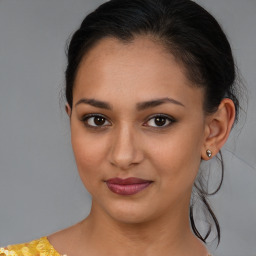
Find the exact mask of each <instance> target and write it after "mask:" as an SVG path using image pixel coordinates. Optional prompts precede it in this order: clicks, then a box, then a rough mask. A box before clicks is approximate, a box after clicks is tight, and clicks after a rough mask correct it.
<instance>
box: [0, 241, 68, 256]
mask: <svg viewBox="0 0 256 256" xmlns="http://www.w3.org/2000/svg"><path fill="white" fill-rule="evenodd" d="M0 256H61V255H60V254H59V253H58V252H57V251H55V249H54V248H53V246H52V245H51V244H50V242H49V241H48V239H47V237H41V238H40V239H38V240H33V241H31V242H29V243H24V244H15V245H9V246H7V247H6V248H0ZM63 256H64V255H63Z"/></svg>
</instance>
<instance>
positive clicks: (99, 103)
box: [75, 97, 185, 111]
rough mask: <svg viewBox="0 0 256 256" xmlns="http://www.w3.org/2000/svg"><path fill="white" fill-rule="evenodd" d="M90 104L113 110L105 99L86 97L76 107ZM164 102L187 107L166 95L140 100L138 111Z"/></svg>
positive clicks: (137, 105) (137, 106)
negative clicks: (159, 97)
mask: <svg viewBox="0 0 256 256" xmlns="http://www.w3.org/2000/svg"><path fill="white" fill-rule="evenodd" d="M82 103H83V104H88V105H91V106H93V107H96V108H102V109H107V110H111V109H112V107H111V105H110V104H109V103H107V102H105V101H100V100H95V99H86V98H82V99H80V100H79V101H78V102H77V103H76V104H75V107H76V106H77V105H79V104H82ZM164 103H173V104H176V105H179V106H182V107H185V105H184V104H182V103H181V102H179V101H177V100H175V99H172V98H169V97H166V98H161V99H153V100H149V101H144V102H139V103H137V104H136V109H137V110H138V111H142V110H145V109H148V108H153V107H157V106H159V105H162V104H164Z"/></svg>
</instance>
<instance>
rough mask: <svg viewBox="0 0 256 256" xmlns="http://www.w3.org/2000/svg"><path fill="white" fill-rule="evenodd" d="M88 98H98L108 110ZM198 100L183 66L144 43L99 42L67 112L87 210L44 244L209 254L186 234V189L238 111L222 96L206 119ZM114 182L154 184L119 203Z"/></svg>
mask: <svg viewBox="0 0 256 256" xmlns="http://www.w3.org/2000/svg"><path fill="white" fill-rule="evenodd" d="M167 97H168V98H169V99H172V101H167V100H164V101H163V102H162V103H161V104H160V103H159V104H158V105H157V106H148V107H147V108H144V109H138V105H139V104H140V105H141V103H142V102H147V101H152V100H156V99H166V98H167ZM81 99H82V101H83V102H81ZM84 99H94V100H97V101H103V102H105V103H107V104H108V105H109V107H110V108H111V109H105V108H101V107H95V106H92V105H91V104H88V103H85V100H84ZM79 101H80V103H78V102H79ZM203 101H204V91H203V89H202V88H198V87H195V86H194V85H192V84H191V82H190V81H189V80H188V79H187V77H186V75H185V70H184V68H183V66H182V65H181V64H178V63H177V62H176V61H175V59H174V57H173V56H172V55H171V54H170V53H167V52H166V50H164V48H163V47H162V46H161V45H160V44H159V43H157V42H154V41H152V40H151V39H149V38H147V37H137V38H136V39H135V40H134V41H133V42H131V43H129V44H124V43H123V42H120V41H118V40H117V39H113V38H105V39H102V40H101V41H100V42H99V43H98V44H97V45H96V46H94V47H93V48H92V49H91V50H90V51H89V53H87V54H86V56H85V57H84V58H83V60H82V62H81V63H80V66H79V69H78V73H77V76H76V80H75V84H74V90H73V102H74V103H73V106H72V108H71V106H69V105H68V104H67V106H66V111H67V113H68V115H69V117H70V126H71V140H72V147H73V151H74V156H75V159H76V163H77V168H78V171H79V175H80V177H81V180H82V182H83V183H84V185H85V187H86V188H87V190H88V191H89V192H90V194H91V195H92V208H91V213H90V214H89V216H88V217H87V218H86V219H85V220H83V221H82V222H80V223H78V224H77V225H75V226H73V227H70V228H68V229H66V230H63V231H60V232H58V233H55V234H53V235H51V236H49V237H48V239H49V241H50V242H51V243H52V244H53V246H54V247H55V248H56V250H57V251H59V252H60V253H62V254H67V255H69V256H73V255H76V256H79V255H85V252H86V255H88V256H90V255H92V256H94V255H113V256H115V255H123V256H126V255H147V256H151V255H154V256H157V255H162V256H163V255H175V256H185V255H191V256H193V255H195V256H206V255H207V250H206V248H205V246H204V245H203V244H202V243H201V241H199V240H198V239H197V238H196V237H195V236H194V235H193V233H192V231H191V229H190V224H189V217H188V216H189V201H190V196H191V190H192V186H193V183H194V180H195V177H196V175H197V172H198V169H199V165H200V162H201V161H202V159H204V160H208V159H209V158H208V157H207V155H206V150H207V149H210V150H211V151H212V153H213V156H214V155H215V154H217V153H218V151H219V149H220V148H221V147H222V146H223V144H224V143H225V141H226V140H227V138H228V135H229V132H230V130H231V127H232V124H233V122H234V117H235V107H234V104H233V102H232V101H231V100H229V99H224V100H222V102H221V104H220V106H219V109H218V110H217V111H216V113H214V114H211V115H206V114H205V112H204V111H203ZM88 114H100V115H102V116H103V119H102V125H100V126H98V127H96V128H95V126H96V124H95V118H94V117H88V118H87V119H85V118H84V117H85V116H86V115H88ZM157 114H164V115H165V118H164V119H163V123H164V124H163V126H159V125H157V123H156V122H155V121H156V119H155V118H154V116H155V115H157ZM166 117H167V118H166ZM169 118H170V119H169ZM114 177H120V178H128V177H137V178H141V179H145V180H150V181H153V182H152V183H151V184H150V186H148V187H147V188H146V189H144V190H143V191H140V192H139V193H137V194H135V195H130V196H121V195H117V194H115V193H113V192H112V191H110V190H109V189H108V187H107V185H106V183H105V181H106V180H108V179H110V178H114ZM99 245H100V246H99Z"/></svg>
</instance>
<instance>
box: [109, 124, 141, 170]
mask: <svg viewBox="0 0 256 256" xmlns="http://www.w3.org/2000/svg"><path fill="white" fill-rule="evenodd" d="M136 138H137V135H136V130H135V129H134V128H133V127H132V126H130V125H128V124H122V125H120V126H119V127H118V128H116V130H115V133H114V135H113V139H112V141H111V144H112V145H111V156H110V158H111V163H112V164H114V165H115V166H117V167H119V168H121V169H127V168H129V167H130V166H131V165H133V164H136V163H139V162H140V161H141V157H140V156H141V154H140V152H139V151H140V150H139V148H138V143H137V142H136Z"/></svg>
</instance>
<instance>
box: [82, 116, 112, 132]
mask: <svg viewBox="0 0 256 256" xmlns="http://www.w3.org/2000/svg"><path fill="white" fill-rule="evenodd" d="M91 117H102V118H104V119H105V120H106V121H107V122H108V123H110V125H111V122H110V121H109V120H108V118H107V117H106V116H104V115H102V114H97V113H93V114H86V115H83V116H82V118H81V119H80V120H81V121H82V122H83V123H84V125H85V126H86V127H88V128H91V129H103V128H105V127H106V126H110V125H109V124H108V125H102V126H93V125H89V124H88V123H86V121H87V120H88V119H89V118H91Z"/></svg>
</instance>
